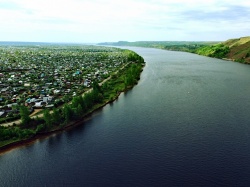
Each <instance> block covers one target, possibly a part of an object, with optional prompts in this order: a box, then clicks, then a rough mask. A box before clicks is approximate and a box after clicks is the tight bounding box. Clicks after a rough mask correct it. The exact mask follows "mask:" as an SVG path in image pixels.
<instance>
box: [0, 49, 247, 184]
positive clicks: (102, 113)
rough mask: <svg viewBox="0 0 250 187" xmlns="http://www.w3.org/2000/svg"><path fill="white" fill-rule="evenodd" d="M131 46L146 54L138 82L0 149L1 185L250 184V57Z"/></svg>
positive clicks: (140, 53)
mask: <svg viewBox="0 0 250 187" xmlns="http://www.w3.org/2000/svg"><path fill="white" fill-rule="evenodd" d="M130 49H132V50H134V51H135V52H137V53H138V54H139V55H141V56H142V57H143V58H144V59H145V61H146V62H147V63H146V66H145V68H144V71H143V73H142V75H141V80H140V81H139V83H138V85H136V86H135V87H134V88H133V89H132V90H131V91H129V92H127V93H126V94H121V95H120V97H119V99H118V100H117V101H115V102H114V103H112V104H110V105H107V106H105V107H104V108H103V109H102V110H99V111H97V112H96V113H94V114H93V115H92V117H91V118H90V119H88V120H86V121H85V122H83V124H82V125H81V126H78V127H76V128H74V129H72V130H69V131H66V132H63V133H61V134H57V135H54V136H51V137H49V138H46V139H42V140H39V141H36V142H35V143H33V144H30V145H27V146H23V147H20V148H17V149H14V150H11V151H9V152H6V153H5V154H2V155H0V186H6V187H11V186H13V187H14V186H23V187H27V186H36V187H37V186H110V187H111V186H126V187H127V186H250V66H248V65H244V64H240V63H234V62H229V61H223V60H218V59H213V58H208V57H203V56H198V55H195V54H189V53H183V52H173V51H164V50H158V49H149V48H130Z"/></svg>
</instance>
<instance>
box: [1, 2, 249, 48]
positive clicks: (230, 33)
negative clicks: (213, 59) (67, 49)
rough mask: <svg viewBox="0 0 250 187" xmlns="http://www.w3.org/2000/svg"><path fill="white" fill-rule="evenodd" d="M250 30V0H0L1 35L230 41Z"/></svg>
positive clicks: (41, 38)
mask: <svg viewBox="0 0 250 187" xmlns="http://www.w3.org/2000/svg"><path fill="white" fill-rule="evenodd" d="M249 35H250V1H247V0H0V41H28V42H69V43H98V42H116V41H225V40H227V39H230V38H239V37H243V36H249Z"/></svg>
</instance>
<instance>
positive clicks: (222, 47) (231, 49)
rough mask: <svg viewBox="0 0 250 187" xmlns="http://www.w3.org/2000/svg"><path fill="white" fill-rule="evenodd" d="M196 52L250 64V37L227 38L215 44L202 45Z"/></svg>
mask: <svg viewBox="0 0 250 187" xmlns="http://www.w3.org/2000/svg"><path fill="white" fill-rule="evenodd" d="M195 53H197V54H199V55H205V56H209V57H215V58H222V59H226V60H232V61H236V62H241V63H245V64H250V37H241V38H237V39H229V40H227V41H225V42H221V43H219V44H216V45H211V46H204V47H201V48H198V49H197V50H196V52H195Z"/></svg>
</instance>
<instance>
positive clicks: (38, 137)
mask: <svg viewBox="0 0 250 187" xmlns="http://www.w3.org/2000/svg"><path fill="white" fill-rule="evenodd" d="M143 67H144V66H143ZM142 71H143V69H142ZM139 80H140V79H139ZM139 80H137V83H136V84H135V85H137V84H138V81H139ZM135 85H133V86H132V87H129V88H127V89H124V90H123V91H122V92H118V93H117V95H116V96H115V98H113V99H111V100H108V101H106V102H104V103H102V104H100V106H98V107H97V108H94V109H93V110H91V111H89V112H88V113H87V114H85V115H84V116H83V117H82V119H80V120H77V121H72V122H70V123H69V124H68V125H66V126H64V127H59V128H58V129H53V130H51V131H48V132H44V133H39V134H36V135H34V136H32V137H29V138H27V139H24V140H17V141H15V142H11V143H9V144H6V145H3V146H2V147H0V156H1V155H3V154H5V153H7V152H9V151H11V150H14V149H16V148H19V147H23V146H28V145H31V144H33V143H35V142H36V141H38V140H41V139H46V138H49V137H50V136H51V135H53V134H58V133H62V132H64V131H66V130H69V129H72V128H74V127H76V126H79V125H83V122H84V121H85V120H86V119H87V118H88V117H90V116H91V115H92V114H93V113H94V112H96V111H98V110H100V109H102V108H103V107H105V106H106V105H107V104H110V103H113V102H114V101H116V100H117V99H118V97H119V96H120V95H121V93H126V92H127V91H130V90H131V89H133V87H134V86H135Z"/></svg>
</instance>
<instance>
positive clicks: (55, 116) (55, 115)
mask: <svg viewBox="0 0 250 187" xmlns="http://www.w3.org/2000/svg"><path fill="white" fill-rule="evenodd" d="M61 121H62V119H61V115H60V112H59V110H58V109H56V108H54V109H53V113H52V122H53V123H54V124H60V122H61Z"/></svg>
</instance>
